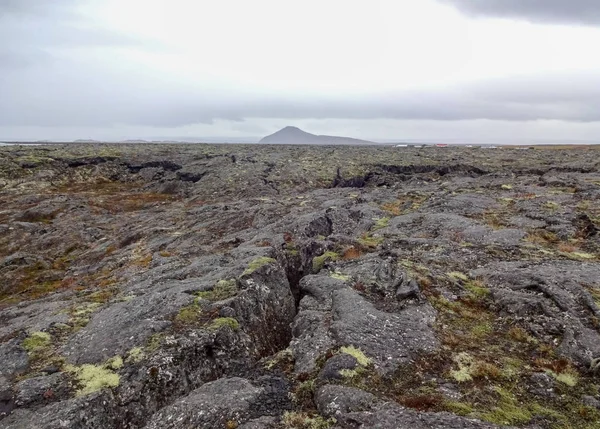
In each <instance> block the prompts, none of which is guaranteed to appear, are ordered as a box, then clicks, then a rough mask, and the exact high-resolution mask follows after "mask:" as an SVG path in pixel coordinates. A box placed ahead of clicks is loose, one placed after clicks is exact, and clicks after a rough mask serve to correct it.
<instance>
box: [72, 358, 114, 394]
mask: <svg viewBox="0 0 600 429" xmlns="http://www.w3.org/2000/svg"><path fill="white" fill-rule="evenodd" d="M65 370H66V371H68V372H70V373H72V374H73V375H74V376H75V378H76V379H77V382H78V383H79V385H80V386H81V387H80V388H79V389H78V390H77V396H84V395H89V394H90V393H94V392H97V391H98V390H101V389H104V388H110V387H117V386H118V385H119V383H120V381H121V379H120V377H119V374H115V373H114V372H113V371H112V370H111V369H108V368H106V367H104V366H96V365H90V364H85V365H81V366H73V365H67V366H65Z"/></svg>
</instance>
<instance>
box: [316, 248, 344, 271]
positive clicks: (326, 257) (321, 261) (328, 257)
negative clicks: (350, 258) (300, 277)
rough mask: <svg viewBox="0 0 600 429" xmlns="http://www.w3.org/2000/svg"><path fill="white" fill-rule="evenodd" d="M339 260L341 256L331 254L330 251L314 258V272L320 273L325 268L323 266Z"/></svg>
mask: <svg viewBox="0 0 600 429" xmlns="http://www.w3.org/2000/svg"><path fill="white" fill-rule="evenodd" d="M339 258H340V255H338V254H337V253H335V252H330V251H327V252H325V253H323V254H322V255H321V256H316V257H314V258H313V261H312V265H313V271H319V270H320V269H321V268H323V265H325V262H328V261H337V260H338V259H339Z"/></svg>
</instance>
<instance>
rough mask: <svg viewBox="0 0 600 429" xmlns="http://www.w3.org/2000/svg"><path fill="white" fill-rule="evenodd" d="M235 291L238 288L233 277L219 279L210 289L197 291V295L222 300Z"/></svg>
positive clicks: (211, 299)
mask: <svg viewBox="0 0 600 429" xmlns="http://www.w3.org/2000/svg"><path fill="white" fill-rule="evenodd" d="M237 292H238V288H237V282H236V280H235V279H230V280H219V281H218V282H217V283H216V284H215V285H214V286H213V288H212V289H211V290H207V291H202V292H198V293H197V296H198V298H202V299H207V300H209V301H222V300H224V299H227V298H231V297H232V296H235V295H236V294H237Z"/></svg>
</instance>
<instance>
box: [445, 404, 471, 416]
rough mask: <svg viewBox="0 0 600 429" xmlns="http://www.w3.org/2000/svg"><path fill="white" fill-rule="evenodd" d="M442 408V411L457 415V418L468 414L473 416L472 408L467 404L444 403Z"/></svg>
mask: <svg viewBox="0 0 600 429" xmlns="http://www.w3.org/2000/svg"><path fill="white" fill-rule="evenodd" d="M443 408H444V410H446V411H449V412H451V413H454V414H457V415H459V416H468V415H470V414H473V412H474V411H475V410H474V409H473V407H472V406H470V405H469V404H466V403H464V402H458V401H446V402H444V404H443Z"/></svg>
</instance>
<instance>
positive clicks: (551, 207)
mask: <svg viewBox="0 0 600 429" xmlns="http://www.w3.org/2000/svg"><path fill="white" fill-rule="evenodd" d="M542 207H544V208H545V209H548V210H550V211H555V210H558V209H559V208H560V204H558V203H555V202H554V201H548V202H546V203H544V204H543V205H542Z"/></svg>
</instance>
